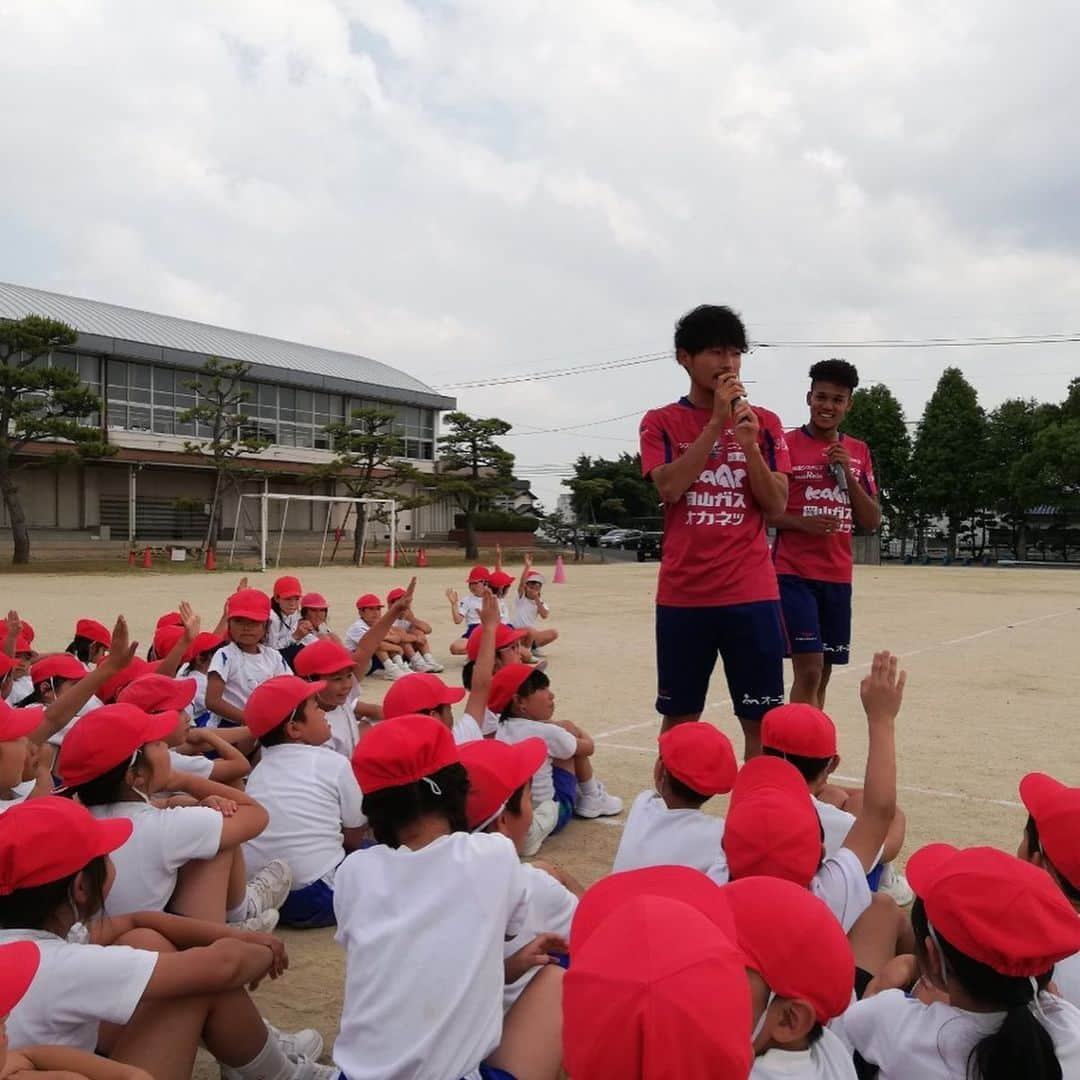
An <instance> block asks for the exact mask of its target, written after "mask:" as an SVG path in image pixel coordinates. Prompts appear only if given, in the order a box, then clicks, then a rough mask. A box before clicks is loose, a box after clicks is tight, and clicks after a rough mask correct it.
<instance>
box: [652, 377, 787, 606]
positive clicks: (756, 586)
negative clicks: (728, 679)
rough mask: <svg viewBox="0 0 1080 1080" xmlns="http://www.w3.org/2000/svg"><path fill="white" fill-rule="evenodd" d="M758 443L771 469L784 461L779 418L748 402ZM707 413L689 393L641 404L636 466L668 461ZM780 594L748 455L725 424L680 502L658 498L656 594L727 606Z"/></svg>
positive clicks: (783, 467)
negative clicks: (660, 544) (660, 540)
mask: <svg viewBox="0 0 1080 1080" xmlns="http://www.w3.org/2000/svg"><path fill="white" fill-rule="evenodd" d="M753 409H754V412H755V413H756V414H757V418H758V421H759V422H760V425H761V430H760V432H759V434H758V446H759V447H760V448H761V452H762V454H763V455H764V457H765V462H766V464H767V465H768V466H769V468H770V469H771V470H772V471H773V472H780V473H786V472H788V471H789V469H790V462H789V459H788V450H787V442H786V441H785V439H784V429H783V427H782V425H781V424H780V418H779V417H778V416H777V415H776V414H775V413H772V412H770V411H769V410H768V409H762V408H759V407H758V406H756V405H755V406H753ZM711 415H712V413H711V411H710V410H709V409H699V408H696V407H695V406H694V405H692V404H691V403H690V401H689V400H688V399H687V398H681V399H680V400H679V401H677V402H675V403H674V404H671V405H665V406H664V407H663V408H660V409H653V410H651V411H650V412H647V413H646V414H645V416H644V417H643V419H642V421H641V429H640V439H641V471H642V474H643V475H645V476H648V475H649V474H650V473H651V472H652V471H653V469H655V468H657V467H659V466H660V465H666V464H667V463H669V462H671V461H674V460H675V459H676V458H678V457H681V456H682V455H683V454H684V453H686V451H687V449H688V448H689V446H690V445H691V444H692V443H693V442H694V441H695V440H696V439H697V438H698V437H699V436H700V435H701V433H702V431H704V430H705V425H706V424H707V423H708V422H709V418H710V416H711ZM778 596H779V593H778V591H777V586H776V574H775V572H774V570H773V567H772V562H771V560H770V558H769V542H768V538H767V536H766V533H765V515H764V514H763V513H762V512H761V508H760V507H759V506H758V504H757V502H756V500H755V499H754V494H753V492H752V491H751V490H750V481H749V479H748V476H747V469H746V455H745V454H744V453H743V451H742V448H741V447H740V446H739V444H738V443H737V442H736V441H735V430H734V428H731V427H729V428H725V429H724V431H723V433H722V435H721V436H720V438H719V439H717V441H716V443H715V444H714V445H713V447H712V449H711V450H710V451H709V457H708V459H707V460H706V462H705V467H704V468H703V469H702V470H701V473H700V474H699V475H698V478H697V479H696V480H695V481H694V482H693V483H692V484H691V485H690V487H689V488H687V490H686V492H685V493H684V494H683V496H682V498H681V499H679V501H678V502H675V503H669V504H667V505H665V506H664V550H663V557H662V559H661V562H660V578H659V584H658V588H657V593H656V602H657V603H658V604H663V605H666V606H670V607H726V606H728V605H731V604H749V603H753V602H755V601H759V600H776V599H777V598H778Z"/></svg>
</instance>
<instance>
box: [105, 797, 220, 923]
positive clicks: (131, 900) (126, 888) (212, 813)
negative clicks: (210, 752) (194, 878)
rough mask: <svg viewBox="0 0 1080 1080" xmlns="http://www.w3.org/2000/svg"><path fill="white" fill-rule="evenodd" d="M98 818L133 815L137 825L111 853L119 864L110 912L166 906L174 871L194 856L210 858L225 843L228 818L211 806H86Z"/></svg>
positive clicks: (108, 902) (109, 901) (173, 885)
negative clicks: (225, 825) (222, 832)
mask: <svg viewBox="0 0 1080 1080" xmlns="http://www.w3.org/2000/svg"><path fill="white" fill-rule="evenodd" d="M87 809H88V810H89V811H90V813H91V814H93V815H94V817H96V818H99V819H103V818H124V817H126V818H130V819H131V821H132V822H133V824H134V826H135V829H134V831H133V832H132V834H131V837H130V839H129V840H128V841H127V843H125V844H123V845H122V846H121V847H118V848H117V849H116V850H115V851H114V852H113V853H112V861H113V865H114V866H115V867H116V880H115V881H114V882H113V887H112V890H111V891H110V893H109V898H108V899H107V900H106V901H105V912H106V914H108V915H129V914H130V913H131V912H133V911H164V910H165V907H166V905H167V904H168V903H169V900H170V899H171V897H172V894H173V890H174V889H175V888H176V875H177V872H178V871H179V870H180V868H181V867H182V866H183V865H184V864H185V863H186V862H188V861H189V860H191V859H210V858H213V856H215V855H216V854H217V853H218V851H219V850H220V848H221V830H222V825H223V823H224V820H225V819H224V818H223V817H222V816H221V814H220V813H218V811H217V810H213V809H211V808H210V807H209V806H173V807H170V808H169V809H167V810H159V809H158V808H157V807H156V806H150V805H148V804H147V803H143V802H137V803H136V802H129V803H112V804H110V805H109V806H90V807H87Z"/></svg>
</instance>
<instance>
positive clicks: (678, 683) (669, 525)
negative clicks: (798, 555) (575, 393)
mask: <svg viewBox="0 0 1080 1080" xmlns="http://www.w3.org/2000/svg"><path fill="white" fill-rule="evenodd" d="M746 350H747V341H746V329H745V327H744V326H743V323H742V320H741V319H740V318H739V316H738V315H736V314H735V312H734V311H732V310H731V309H730V308H727V307H718V306H715V305H711V304H704V305H702V306H701V307H697V308H695V309H694V310H693V311H690V312H688V313H687V314H686V315H684V316H683V317H682V318H681V319H680V320H679V322H678V324H677V325H676V327H675V358H676V360H677V361H678V362H679V364H680V365H681V366H682V368H683V369H684V370H685V372H686V374H687V375H688V376H689V379H690V388H689V391H688V392H687V394H686V396H685V397H682V398H680V399H679V400H678V401H676V402H673V403H672V404H670V405H665V406H663V407H661V408H659V409H653V410H651V411H650V412H648V413H646V414H645V416H644V417H643V419H642V421H641V429H640V438H641V471H642V473H643V475H645V476H647V477H650V478H651V479H652V482H653V483H654V484H655V485H656V490H657V493H658V494H659V496H660V499H661V500H662V502H663V504H664V543H663V556H662V558H661V562H660V576H659V581H658V585H657V593H656V667H657V684H658V687H657V697H656V708H657V711H658V712H660V713H661V714H662V715H663V717H664V721H663V727H662V729H661V730H663V731H666V730H668V729H669V728H671V727H673V726H674V725H675V724H679V723H682V722H684V721H689V720H697V719H698V718H699V717H700V716H701V712H702V710H703V709H704V707H705V698H706V693H707V691H708V687H709V678H710V676H711V675H712V671H713V668H714V667H715V666H716V658H717V655H719V656H720V657H721V659H722V660H723V663H724V674H725V676H726V678H727V685H728V691H729V693H730V694H731V700H732V704H733V705H734V709H735V715H736V716H737V717H738V718H739V721H740V723H741V724H742V728H743V735H744V739H745V754H746V757H748V758H749V757H752V756H753V755H754V754H757V753H758V752H759V751H760V748H761V718H762V717H763V716H764V715H765V713H766V712H768V710H769V709H771V708H773V707H775V706H776V705H780V704H783V701H784V663H783V657H784V651H785V648H784V632H783V626H782V623H781V618H780V604H779V592H778V589H777V583H776V573H775V571H774V570H773V566H772V562H771V559H770V556H769V545H768V539H767V537H766V533H765V521H766V518H767V517H768V516H770V515H778V514H781V513H783V511H784V507H785V506H786V505H787V488H788V480H787V475H786V474H787V471H788V468H789V463H788V453H787V445H786V443H785V441H784V430H783V427H782V425H781V424H780V420H779V417H777V416H776V414H775V413H772V412H769V410H768V409H762V408H759V407H758V406H756V405H750V404H749V402H748V401H747V400H746V389H745V387H744V386H743V384H742V382H741V380H740V377H739V373H740V371H741V368H742V359H743V354H744V353H745V352H746Z"/></svg>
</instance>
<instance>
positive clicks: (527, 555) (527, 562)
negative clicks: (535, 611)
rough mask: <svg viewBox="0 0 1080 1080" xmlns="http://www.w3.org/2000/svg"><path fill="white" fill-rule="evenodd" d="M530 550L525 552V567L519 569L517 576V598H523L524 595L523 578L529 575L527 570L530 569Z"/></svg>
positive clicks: (531, 563)
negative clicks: (519, 573) (518, 575)
mask: <svg viewBox="0 0 1080 1080" xmlns="http://www.w3.org/2000/svg"><path fill="white" fill-rule="evenodd" d="M532 565H533V562H532V552H531V551H526V552H525V567H524V569H523V570H522V571H521V577H519V578H518V598H519V599H521V598H524V596H525V579H526V578H527V577H528V576H529V571H530V570H531V569H532Z"/></svg>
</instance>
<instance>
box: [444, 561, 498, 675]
mask: <svg viewBox="0 0 1080 1080" xmlns="http://www.w3.org/2000/svg"><path fill="white" fill-rule="evenodd" d="M490 577H491V571H490V570H489V569H488V568H487V567H486V566H474V567H473V568H472V569H471V570H470V571H469V577H468V583H467V584H468V589H469V591H468V592H467V593H466V594H465V596H464V597H462V598H461V599H458V594H457V592H456V591H455V590H454V589H447V590H446V599H447V600H449V601H450V616H451V618H452V619H453V620H454V625H455V626H460V625H461V624H462V623H464V624H465V631H464V633H463V634H462V635H461V637H460V638H458V640H457V641H454V642H451V644H450V652H451V653H452V654H453V655H454V656H464V655H465V652H466V647H467V645H468V641H469V636H470V635H471V634H473V633H475V631H476V628H477V627H478V626H479V625H480V605H481V603H482V602H483V599H484V595H485V594H486V593H488V592H489V591H490V590H489V589H488V579H489V578H490Z"/></svg>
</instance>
